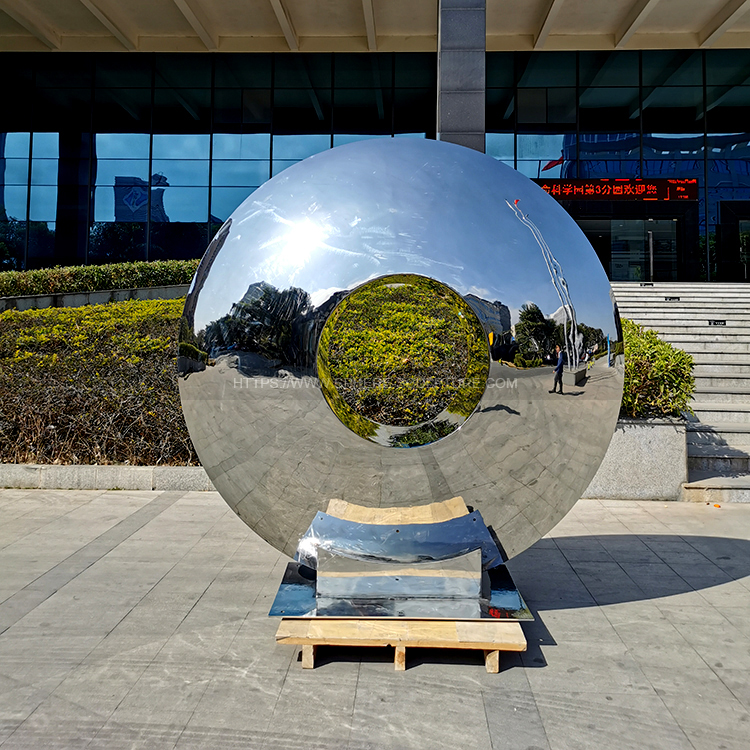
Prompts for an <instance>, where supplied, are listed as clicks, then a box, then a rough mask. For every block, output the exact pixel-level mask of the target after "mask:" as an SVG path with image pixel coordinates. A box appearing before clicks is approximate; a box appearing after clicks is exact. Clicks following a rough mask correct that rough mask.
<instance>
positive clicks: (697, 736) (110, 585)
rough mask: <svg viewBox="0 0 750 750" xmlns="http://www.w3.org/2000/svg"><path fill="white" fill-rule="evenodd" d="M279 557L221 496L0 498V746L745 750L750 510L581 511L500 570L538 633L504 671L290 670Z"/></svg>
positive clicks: (356, 665) (749, 706) (475, 664)
mask: <svg viewBox="0 0 750 750" xmlns="http://www.w3.org/2000/svg"><path fill="white" fill-rule="evenodd" d="M285 562H286V560H285V558H283V557H282V556H281V555H280V554H279V553H277V552H276V551H275V550H273V549H272V548H270V547H269V546H268V545H267V544H265V543H264V542H262V541H261V540H260V539H259V538H258V537H257V536H256V535H255V534H253V533H252V532H250V531H249V530H248V529H247V528H246V527H245V526H244V525H243V524H242V522H240V521H239V520H238V519H237V518H236V517H235V516H234V515H233V514H232V513H231V512H230V511H229V510H228V508H227V507H226V506H225V504H224V503H223V501H222V500H221V499H220V498H219V496H218V495H217V494H215V493H169V492H162V493H158V492H125V491H120V492H93V491H92V492H81V491H70V492H60V491H41V490H32V491H26V490H0V602H2V603H1V604H0V746H1V747H2V750H11V749H12V748H13V749H15V748H33V749H34V750H39V748H45V749H46V748H65V749H67V748H88V749H89V750H95V749H100V748H106V749H107V750H120V749H125V748H143V749H144V750H146V749H148V750H160V749H161V748H170V749H171V748H177V749H178V750H187V749H188V748H191V749H192V748H206V749H209V748H210V749H211V750H223V748H251V749H254V748H279V749H282V750H290V749H295V748H305V749H307V748H311V749H312V748H321V750H322V749H325V750H328V749H329V748H330V749H335V750H345V749H346V750H366V749H367V750H380V749H381V748H384V749H386V750H390V749H391V748H393V749H395V748H399V749H400V748H420V749H421V748H424V749H425V750H427V748H429V749H430V750H435V749H440V748H462V749H463V748H465V749H466V750H469V749H471V750H475V749H477V750H483V749H485V748H486V749H489V748H494V750H498V748H513V750H532V749H533V750H539V749H540V748H543V749H544V750H547V749H548V748H549V749H551V750H563V749H568V748H569V749H570V750H588V749H589V748H590V749H591V750H603V749H605V748H606V749H607V750H611V749H614V750H619V749H620V748H622V749H623V750H634V749H635V748H638V749H639V750H643V749H644V748H653V749H654V750H672V749H675V750H678V749H679V750H682V749H684V750H691V749H692V750H714V749H717V750H718V749H719V748H721V750H747V749H748V747H750V505H733V506H723V507H721V508H715V507H713V506H712V505H689V504H664V503H648V502H640V503H635V502H616V501H614V502H599V501H595V500H587V501H581V502H580V503H579V504H578V505H577V506H576V507H575V509H574V510H573V511H572V513H571V514H570V515H569V516H567V517H566V518H565V520H564V521H563V522H562V523H561V524H560V525H559V526H558V527H557V528H556V529H555V531H554V532H553V534H552V535H550V537H549V538H546V539H544V540H542V541H540V542H539V543H538V544H536V545H535V546H534V547H533V548H531V549H530V550H528V551H527V552H525V553H523V554H522V555H520V556H519V557H517V558H515V559H514V560H513V561H512V562H511V567H512V570H513V573H514V575H515V577H516V580H517V583H518V584H519V586H520V588H521V590H522V592H523V593H524V595H525V597H526V599H527V601H528V602H529V604H530V605H531V606H532V608H533V609H534V611H535V612H536V615H537V620H536V622H535V623H532V624H528V625H525V626H524V628H525V631H526V635H527V638H528V640H529V651H528V652H527V653H526V654H524V655H523V656H519V657H516V656H508V657H506V658H504V660H503V662H502V671H501V673H500V674H499V675H489V674H487V673H486V672H485V670H484V667H483V663H482V657H481V656H480V655H479V654H472V653H466V652H464V653H461V652H436V651H428V652H419V651H417V652H412V657H411V660H410V662H409V664H408V667H409V668H408V669H407V671H406V672H405V673H397V672H394V670H393V665H392V661H391V660H392V654H390V653H388V652H387V650H385V649H384V650H382V651H380V650H361V651H357V650H346V649H329V650H328V651H326V650H322V651H321V652H320V655H319V656H320V658H319V663H320V666H319V667H318V668H317V669H315V670H312V671H308V670H305V671H303V670H302V669H301V666H300V664H299V663H298V661H297V652H296V650H295V649H294V648H292V647H289V646H286V647H282V646H276V645H275V642H274V633H275V628H276V622H275V621H273V620H271V619H269V618H267V617H266V612H267V610H268V608H269V606H270V604H271V601H272V599H273V597H274V594H275V592H276V588H277V585H278V582H279V580H280V577H281V573H282V570H283V568H284V566H285Z"/></svg>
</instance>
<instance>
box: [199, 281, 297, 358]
mask: <svg viewBox="0 0 750 750" xmlns="http://www.w3.org/2000/svg"><path fill="white" fill-rule="evenodd" d="M309 310H310V296H309V295H308V294H307V292H305V291H304V290H302V289H297V288H295V287H290V288H289V289H285V290H283V291H279V290H278V289H276V288H275V287H272V286H270V285H269V284H255V285H253V286H252V287H251V288H250V289H249V290H248V293H247V294H245V296H244V297H243V298H242V300H241V301H240V302H237V303H235V304H234V305H232V309H231V311H230V312H229V314H228V315H225V316H224V317H223V318H220V319H219V320H215V321H213V322H212V323H209V324H208V326H206V330H205V334H204V336H203V342H204V347H205V348H207V349H209V350H210V351H215V350H217V349H238V350H240V351H244V352H255V353H258V354H261V355H263V356H264V357H266V358H268V359H275V360H279V362H280V363H282V364H296V363H297V362H298V360H299V359H300V353H301V352H300V349H301V347H300V341H299V337H298V336H296V335H295V322H296V321H297V319H298V318H299V317H300V316H302V315H304V314H305V313H307V312H308V311H309Z"/></svg>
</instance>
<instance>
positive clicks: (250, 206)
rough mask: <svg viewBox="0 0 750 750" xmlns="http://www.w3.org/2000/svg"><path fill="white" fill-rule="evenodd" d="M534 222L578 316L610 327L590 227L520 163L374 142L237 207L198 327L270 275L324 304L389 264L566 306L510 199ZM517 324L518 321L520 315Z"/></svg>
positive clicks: (296, 173) (342, 152)
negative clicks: (523, 173)
mask: <svg viewBox="0 0 750 750" xmlns="http://www.w3.org/2000/svg"><path fill="white" fill-rule="evenodd" d="M516 199H519V200H520V203H519V207H520V208H521V210H522V211H523V212H524V213H525V214H527V215H528V216H529V217H530V219H531V220H532V221H533V222H534V223H535V224H536V225H537V227H538V228H539V230H540V232H541V233H542V235H543V236H544V238H545V239H546V241H547V243H548V244H549V246H550V250H551V252H552V253H553V254H554V256H555V257H556V258H557V260H558V261H559V263H560V264H561V265H562V268H563V272H564V275H565V278H566V279H567V282H568V285H569V289H570V294H571V297H572V299H573V302H574V305H575V306H576V310H577V315H578V320H579V322H582V323H586V324H587V325H590V326H593V327H596V328H602V329H603V330H604V332H605V333H607V334H610V335H613V334H614V321H613V315H612V303H611V300H610V296H609V282H608V281H607V278H606V276H605V274H604V271H603V269H602V268H601V265H600V264H599V261H598V259H597V258H596V255H595V254H594V252H593V250H592V249H591V247H590V245H589V244H588V242H587V241H586V239H585V237H584V235H583V233H582V232H581V230H580V229H579V228H578V227H577V225H576V224H575V222H574V221H573V220H572V219H571V218H570V217H569V216H568V214H567V213H566V212H565V211H564V209H562V208H561V207H560V206H559V205H558V204H557V202H556V201H555V200H554V199H553V198H551V197H550V196H548V195H546V193H544V191H543V190H541V189H540V188H538V187H536V186H535V185H534V184H533V183H531V182H530V181H528V180H526V179H525V178H523V177H522V176H521V175H520V174H519V173H518V172H515V171H514V170H512V169H510V168H508V167H506V166H504V165H503V164H499V163H498V162H496V161H495V160H494V159H488V158H487V157H485V156H484V155H481V154H478V153H476V152H473V151H469V150H468V149H461V148H459V147H456V146H451V145H447V144H437V145H436V144H435V142H426V141H421V140H416V141H412V140H398V139H392V140H389V141H382V140H375V141H369V142H366V143H358V144H352V145H349V146H343V147H341V148H340V149H338V150H335V151H333V152H329V153H328V154H325V155H321V156H320V157H314V158H313V159H311V160H309V161H307V162H303V163H301V164H299V165H297V166H295V167H292V168H291V169H288V170H286V171H285V172H284V173H283V174H282V175H280V176H279V177H278V178H277V179H275V180H274V181H273V182H271V183H267V184H266V185H264V186H261V187H260V188H259V189H258V190H257V191H256V193H255V194H254V195H253V196H252V197H251V198H250V199H249V200H248V201H247V202H246V203H245V204H243V206H242V207H240V209H238V211H237V212H236V214H235V216H234V224H233V226H232V230H231V233H230V235H229V237H228V239H227V241H226V243H225V245H224V248H223V249H222V251H221V253H220V255H219V257H218V259H217V260H216V262H215V264H214V268H213V270H212V273H211V274H210V276H209V278H208V280H207V281H206V284H205V286H204V288H203V292H202V294H201V297H200V299H199V301H198V306H197V310H196V326H197V327H198V328H200V327H202V326H204V325H206V324H207V323H208V322H210V321H211V320H214V319H216V318H219V317H221V316H222V315H224V314H226V313H227V312H229V310H230V308H231V305H232V303H233V302H236V301H238V300H239V299H240V298H241V297H242V296H243V294H244V293H245V291H246V290H247V287H248V286H249V285H250V284H251V283H254V282H258V281H265V282H267V283H270V284H272V285H273V286H275V287H277V288H280V289H284V288H287V287H289V286H296V287H300V288H302V289H305V290H306V291H308V292H309V293H310V294H311V295H312V297H313V300H314V302H315V303H316V304H320V303H321V302H322V301H325V298H327V297H328V296H329V295H330V294H331V293H332V292H333V291H336V290H341V289H350V288H352V287H353V286H356V285H358V284H361V283H363V282H365V281H367V280H369V279H372V278H376V277H378V276H382V275H385V274H389V273H421V274H424V275H426V276H433V277H435V278H438V279H439V280H441V281H443V282H444V283H446V284H448V285H450V286H452V287H453V288H454V289H456V291H458V292H459V293H460V294H468V293H470V292H472V291H475V293H476V290H482V292H483V294H482V296H483V297H484V298H485V299H488V300H489V301H495V300H499V301H501V302H502V303H503V304H506V305H508V307H510V308H511V309H513V310H516V311H517V310H518V309H519V308H520V307H521V305H522V304H524V303H525V302H528V301H534V302H535V303H536V304H538V305H539V306H540V308H541V309H542V311H543V312H544V313H545V314H546V315H551V314H552V313H553V312H555V311H556V310H557V309H558V308H559V307H560V299H559V298H558V296H557V294H556V292H555V289H554V287H553V285H552V282H551V279H550V275H549V272H548V270H547V267H546V265H545V263H544V259H543V256H542V253H541V250H540V249H539V246H538V244H537V243H536V241H535V240H534V237H533V235H532V234H531V232H530V231H529V229H528V228H527V227H526V226H524V225H523V224H522V223H521V222H519V220H518V219H517V218H516V216H515V214H514V212H513V211H512V210H511V209H510V208H509V207H508V205H507V204H506V203H505V201H506V200H507V201H509V202H510V203H513V201H514V200H516ZM514 322H515V320H514Z"/></svg>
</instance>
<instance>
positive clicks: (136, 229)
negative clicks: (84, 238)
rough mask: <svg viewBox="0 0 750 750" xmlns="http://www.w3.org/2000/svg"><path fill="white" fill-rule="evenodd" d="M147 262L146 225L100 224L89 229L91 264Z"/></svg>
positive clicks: (132, 223) (89, 256) (126, 223)
mask: <svg viewBox="0 0 750 750" xmlns="http://www.w3.org/2000/svg"><path fill="white" fill-rule="evenodd" d="M134 260H146V224H145V223H137V222H130V223H128V222H116V223H115V222H100V221H97V222H96V223H94V224H92V225H91V228H90V229H89V252H88V261H89V263H120V262H123V261H134Z"/></svg>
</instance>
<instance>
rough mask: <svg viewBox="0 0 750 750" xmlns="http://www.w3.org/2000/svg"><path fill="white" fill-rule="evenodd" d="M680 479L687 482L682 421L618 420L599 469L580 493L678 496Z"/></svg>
mask: <svg viewBox="0 0 750 750" xmlns="http://www.w3.org/2000/svg"><path fill="white" fill-rule="evenodd" d="M684 482H687V444H686V440H685V423H684V422H680V421H677V420H675V421H671V420H658V419H649V420H627V421H620V422H618V423H617V429H616V430H615V434H614V435H613V436H612V442H611V443H610V444H609V448H608V450H607V453H606V455H605V456H604V460H603V461H602V464H601V466H600V467H599V471H597V472H596V474H595V475H594V478H593V479H592V480H591V484H590V485H589V486H588V488H587V490H586V491H585V492H584V494H583V497H587V498H601V499H613V500H679V499H680V491H681V487H682V484H683V483H684Z"/></svg>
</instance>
